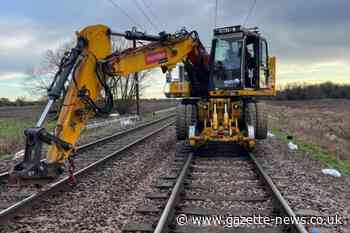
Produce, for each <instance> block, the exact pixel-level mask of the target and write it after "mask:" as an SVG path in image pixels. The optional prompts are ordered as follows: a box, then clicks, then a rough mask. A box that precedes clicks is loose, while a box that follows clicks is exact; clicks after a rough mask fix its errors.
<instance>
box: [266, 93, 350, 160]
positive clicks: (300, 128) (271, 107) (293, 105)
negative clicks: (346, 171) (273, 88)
mask: <svg viewBox="0 0 350 233" xmlns="http://www.w3.org/2000/svg"><path fill="white" fill-rule="evenodd" d="M267 104H268V111H269V123H270V124H269V127H270V128H272V129H277V130H281V131H283V132H285V133H287V134H288V135H291V136H293V137H295V138H300V139H302V140H303V141H305V142H307V143H310V144H312V145H316V146H319V147H320V148H322V149H324V150H326V151H328V152H329V153H330V154H332V155H334V156H335V157H336V158H337V159H339V160H343V161H344V160H346V161H350V121H349V119H350V117H349V116H350V100H345V99H324V100H308V101H269V102H267Z"/></svg>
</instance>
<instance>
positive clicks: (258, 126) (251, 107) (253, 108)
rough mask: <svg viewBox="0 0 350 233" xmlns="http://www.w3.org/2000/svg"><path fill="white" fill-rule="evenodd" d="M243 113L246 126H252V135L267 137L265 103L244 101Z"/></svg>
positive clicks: (260, 137)
mask: <svg viewBox="0 0 350 233" xmlns="http://www.w3.org/2000/svg"><path fill="white" fill-rule="evenodd" d="M244 114H245V122H246V125H247V128H248V125H249V126H252V127H253V128H254V137H255V138H256V139H265V138H266V137H267V112H266V106H265V104H264V103H261V102H248V103H246V107H245V113H244ZM247 130H248V129H247Z"/></svg>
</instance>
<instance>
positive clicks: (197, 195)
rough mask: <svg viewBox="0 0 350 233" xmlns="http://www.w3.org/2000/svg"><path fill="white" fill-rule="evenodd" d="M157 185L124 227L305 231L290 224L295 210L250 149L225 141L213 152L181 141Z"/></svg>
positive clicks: (185, 230)
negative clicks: (236, 148)
mask: <svg viewBox="0 0 350 233" xmlns="http://www.w3.org/2000/svg"><path fill="white" fill-rule="evenodd" d="M210 151H213V150H210ZM153 187H154V191H152V192H151V193H148V194H147V195H146V196H145V199H144V202H143V203H144V205H143V206H139V207H138V208H137V209H136V211H135V213H134V215H133V217H132V219H131V220H130V221H129V222H128V223H127V224H126V225H125V226H124V228H123V233H131V232H133V233H135V232H154V233H161V232H162V233H164V232H174V233H180V232H181V233H189V232H190V233H197V232H198V233H199V232H201V233H202V232H220V233H223V232H230V233H231V232H241V233H243V232H244V233H256V232H259V233H265V232H266V233H267V232H268V233H280V232H298V233H301V232H303V233H306V230H305V228H304V227H303V226H302V225H300V224H291V223H290V224H285V223H287V222H286V221H287V220H283V219H291V218H293V217H294V218H295V217H296V215H295V214H294V213H293V211H292V210H291V208H290V207H289V206H288V203H287V202H286V201H285V200H284V199H283V197H282V196H281V194H280V192H279V191H278V190H277V188H276V186H275V185H274V184H273V182H272V181H271V179H270V178H269V177H268V175H267V174H266V173H265V172H264V170H263V169H262V167H261V165H260V164H259V163H258V162H257V160H256V159H255V157H254V156H253V155H251V154H250V153H248V152H246V151H242V150H240V151H236V153H235V154H234V153H233V152H232V150H231V149H230V148H229V147H228V148H223V147H222V148H220V149H218V148H216V150H215V153H214V154H213V153H212V154H210V153H209V152H208V151H207V150H197V151H196V152H192V151H191V149H190V148H189V147H187V146H184V145H181V144H179V145H178V148H177V152H176V158H175V160H174V161H173V163H172V165H171V169H169V172H168V173H167V174H164V175H163V176H161V177H159V178H158V179H157V180H156V182H155V183H154V186H153ZM239 216H241V217H239ZM254 216H255V220H251V222H250V224H249V222H246V221H248V218H250V219H252V218H253V217H254ZM259 216H261V218H260V220H258V217H259ZM263 218H264V219H266V220H264V221H263V220H262V219H263ZM252 221H254V222H252Z"/></svg>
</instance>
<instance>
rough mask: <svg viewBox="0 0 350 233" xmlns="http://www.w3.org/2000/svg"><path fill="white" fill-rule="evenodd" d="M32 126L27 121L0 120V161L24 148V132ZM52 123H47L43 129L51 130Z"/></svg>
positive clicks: (32, 123) (31, 121)
mask: <svg viewBox="0 0 350 233" xmlns="http://www.w3.org/2000/svg"><path fill="white" fill-rule="evenodd" d="M33 125H34V121H33V120H28V119H21V120H18V119H8V118H2V119H0V159H2V158H6V157H7V156H6V155H8V154H13V153H15V152H17V151H19V150H21V149H23V148H24V134H23V132H24V130H25V129H26V128H28V127H32V126H33ZM53 126H54V123H53V122H48V123H47V124H46V126H45V127H48V129H53Z"/></svg>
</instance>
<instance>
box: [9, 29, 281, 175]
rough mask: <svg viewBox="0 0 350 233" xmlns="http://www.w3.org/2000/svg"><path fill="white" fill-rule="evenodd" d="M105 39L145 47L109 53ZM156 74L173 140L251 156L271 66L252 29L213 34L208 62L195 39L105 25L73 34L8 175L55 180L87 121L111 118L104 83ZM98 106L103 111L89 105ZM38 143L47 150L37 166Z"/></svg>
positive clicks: (261, 128) (260, 130)
mask: <svg viewBox="0 0 350 233" xmlns="http://www.w3.org/2000/svg"><path fill="white" fill-rule="evenodd" d="M113 36H122V37H124V38H126V39H128V40H143V41H148V42H149V43H147V44H145V45H142V46H140V47H136V48H129V49H126V50H124V51H112V40H111V37H113ZM179 64H180V68H179V70H180V72H179V77H178V78H177V79H175V78H173V77H172V75H171V71H172V70H173V68H175V67H176V66H177V65H179ZM156 67H160V68H161V70H162V72H163V73H166V82H167V86H168V90H167V92H166V93H165V94H166V96H167V97H171V98H181V103H180V104H179V105H178V106H177V109H176V111H177V112H176V136H177V138H178V140H186V141H187V143H188V144H190V145H192V146H194V147H200V146H203V145H207V144H208V143H234V144H240V145H242V146H243V147H245V148H247V149H252V148H254V145H255V140H256V139H264V138H266V135H267V116H266V111H265V109H264V106H263V104H261V103H260V102H258V101H257V100H256V97H259V96H272V95H275V80H276V78H275V58H274V57H269V56H268V46H267V42H266V40H265V39H264V38H263V37H262V36H261V35H260V33H259V32H258V31H257V28H250V29H249V28H244V27H241V26H232V27H223V28H216V29H214V38H213V40H212V46H211V53H210V54H208V53H207V51H206V49H205V47H204V46H203V45H202V43H201V41H200V39H199V37H198V34H197V32H196V31H191V32H188V31H187V30H185V29H181V30H180V31H178V32H176V33H174V34H168V33H166V32H161V33H159V34H158V35H148V34H146V33H143V32H138V31H136V30H132V31H126V32H125V33H117V32H113V31H111V29H110V28H109V27H107V26H105V25H93V26H88V27H86V28H84V29H82V30H81V31H80V32H77V43H76V46H75V47H74V48H73V49H71V51H70V52H69V54H66V56H65V57H63V58H62V61H61V64H60V68H59V70H58V72H57V74H56V75H55V77H54V80H53V82H52V85H51V86H50V88H49V90H48V99H49V101H48V103H47V105H46V107H45V109H44V111H43V113H42V115H41V117H40V118H39V120H38V122H37V124H36V126H35V127H33V128H29V129H26V130H25V132H24V133H25V136H26V145H25V154H24V158H23V161H21V162H20V163H19V164H17V165H16V166H15V167H14V168H13V171H12V172H11V175H12V176H14V177H16V179H31V180H33V179H39V180H43V179H54V178H56V177H58V176H59V175H60V174H61V173H62V169H63V165H64V163H65V162H66V161H68V160H69V159H70V158H71V156H72V155H73V154H74V151H75V145H76V142H77V140H78V139H79V137H80V134H81V131H82V130H83V129H84V127H85V125H86V122H87V120H88V119H89V118H91V117H93V116H94V115H96V114H109V113H110V111H111V110H112V108H113V96H112V94H111V90H110V87H109V86H108V83H109V82H108V80H109V79H110V78H111V77H112V76H115V75H120V76H127V75H129V74H132V73H135V72H139V71H142V70H147V69H152V68H156ZM65 88H67V91H66V94H65V96H63V97H62V95H63V90H64V89H65ZM101 93H104V94H103V95H102V94H101ZM59 98H64V102H63V105H62V108H61V110H60V113H59V118H58V121H57V124H56V127H55V130H54V132H53V133H50V132H48V131H46V129H45V128H43V124H44V122H45V119H46V118H47V115H48V113H49V111H50V109H51V107H52V106H53V104H54V103H55V101H57V100H58V99H59ZM101 99H103V100H104V105H103V106H101V104H97V101H100V100H101ZM44 143H45V144H49V145H50V147H49V151H48V152H47V154H46V156H45V160H43V155H42V150H43V144H44Z"/></svg>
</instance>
